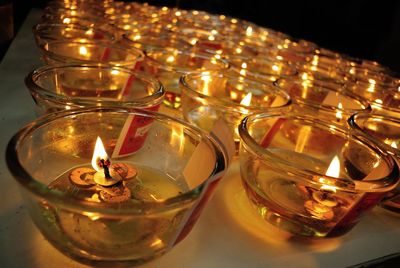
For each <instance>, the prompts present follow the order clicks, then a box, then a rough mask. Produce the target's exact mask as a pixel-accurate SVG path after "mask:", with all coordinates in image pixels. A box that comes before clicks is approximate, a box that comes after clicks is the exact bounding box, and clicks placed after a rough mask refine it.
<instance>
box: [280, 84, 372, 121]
mask: <svg viewBox="0 0 400 268" xmlns="http://www.w3.org/2000/svg"><path fill="white" fill-rule="evenodd" d="M297 79H298V78H279V79H278V80H276V81H275V82H273V83H274V84H275V85H276V86H278V87H279V84H278V83H279V82H280V81H290V82H293V83H296V84H301V82H302V81H300V80H297ZM303 81H304V80H303ZM306 81H311V82H312V83H313V85H314V84H315V83H317V85H316V86H317V87H319V88H323V89H326V90H328V91H334V92H338V93H339V94H341V95H343V96H346V97H350V98H351V99H353V100H355V101H356V102H357V103H358V104H359V105H360V106H362V107H364V109H348V108H339V107H337V106H332V105H326V104H322V103H317V102H311V101H307V100H305V99H303V98H292V100H293V103H294V104H300V105H307V106H310V107H313V108H316V109H319V110H324V111H330V112H335V111H337V110H339V111H341V112H342V113H343V114H348V115H351V114H354V113H358V112H364V111H367V112H369V111H371V110H372V108H371V104H370V103H369V101H367V100H366V99H365V98H362V97H360V96H358V95H356V94H354V93H352V92H350V91H349V90H347V89H346V87H345V84H337V83H334V82H332V81H325V80H319V79H313V80H306ZM335 86H340V87H341V89H336V88H335Z"/></svg>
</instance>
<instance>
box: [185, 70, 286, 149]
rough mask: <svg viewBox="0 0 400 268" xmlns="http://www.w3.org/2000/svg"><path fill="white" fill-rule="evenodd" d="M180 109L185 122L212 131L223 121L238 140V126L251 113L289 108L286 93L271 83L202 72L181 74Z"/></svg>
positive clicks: (237, 140)
mask: <svg viewBox="0 0 400 268" xmlns="http://www.w3.org/2000/svg"><path fill="white" fill-rule="evenodd" d="M180 82H181V87H182V111H183V116H184V118H185V120H186V121H188V122H190V123H192V124H194V125H196V126H198V127H200V128H202V129H204V130H206V131H211V130H212V129H213V126H214V125H215V123H216V122H217V121H219V120H223V121H224V122H225V123H226V125H227V126H228V127H229V129H230V130H231V135H232V137H233V139H234V140H235V141H236V142H237V143H238V142H239V136H238V133H237V126H238V125H239V123H240V121H241V120H242V118H243V117H245V116H246V115H248V114H252V113H261V112H266V111H271V112H272V111H276V110H289V109H288V107H290V104H291V99H290V97H289V95H288V94H287V93H286V92H285V91H283V90H281V89H280V88H278V87H276V86H274V85H273V84H272V83H270V82H263V81H260V80H254V79H250V78H247V77H243V76H237V75H232V74H229V73H219V72H209V71H206V72H203V73H200V74H187V75H183V76H182V77H181V81H180Z"/></svg>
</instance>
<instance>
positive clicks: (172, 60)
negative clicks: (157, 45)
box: [167, 55, 175, 62]
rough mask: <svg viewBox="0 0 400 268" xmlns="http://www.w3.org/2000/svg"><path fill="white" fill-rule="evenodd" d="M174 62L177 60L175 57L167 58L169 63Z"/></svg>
mask: <svg viewBox="0 0 400 268" xmlns="http://www.w3.org/2000/svg"><path fill="white" fill-rule="evenodd" d="M174 60H175V57H174V56H172V55H171V56H168V58H167V62H174Z"/></svg>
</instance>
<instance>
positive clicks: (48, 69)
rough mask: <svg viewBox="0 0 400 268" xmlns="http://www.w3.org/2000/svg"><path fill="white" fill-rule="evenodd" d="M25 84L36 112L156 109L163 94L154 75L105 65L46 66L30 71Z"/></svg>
mask: <svg viewBox="0 0 400 268" xmlns="http://www.w3.org/2000/svg"><path fill="white" fill-rule="evenodd" d="M25 84H26V86H27V87H28V89H29V91H30V93H31V95H32V97H33V99H34V101H35V103H36V108H37V113H38V114H45V113H51V112H55V111H60V110H65V109H71V108H80V107H88V106H119V107H125V108H143V109H148V110H157V109H158V108H159V106H160V104H161V102H162V100H163V98H164V94H165V92H164V88H163V86H162V85H161V83H160V82H158V81H157V80H155V79H154V78H152V77H150V76H148V75H146V74H144V73H141V72H137V71H131V70H129V69H125V68H120V67H117V66H112V65H107V64H76V63H66V64H58V65H47V66H44V67H40V68H38V69H35V70H33V71H32V72H30V73H29V74H28V76H27V77H26V78H25Z"/></svg>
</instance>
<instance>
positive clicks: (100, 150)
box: [92, 137, 109, 172]
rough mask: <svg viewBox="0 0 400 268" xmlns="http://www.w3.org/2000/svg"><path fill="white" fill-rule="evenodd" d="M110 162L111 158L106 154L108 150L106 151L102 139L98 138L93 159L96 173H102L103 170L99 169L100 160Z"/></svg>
mask: <svg viewBox="0 0 400 268" xmlns="http://www.w3.org/2000/svg"><path fill="white" fill-rule="evenodd" d="M100 159H103V160H108V159H109V157H108V155H107V153H106V149H104V145H103V142H102V141H101V139H100V137H97V140H96V145H95V146H94V152H93V157H92V167H93V168H94V169H95V170H96V171H99V172H100V171H101V168H100V167H99V164H98V162H99V160H100Z"/></svg>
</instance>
